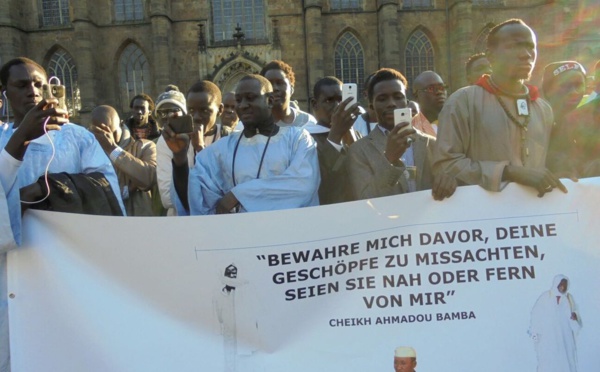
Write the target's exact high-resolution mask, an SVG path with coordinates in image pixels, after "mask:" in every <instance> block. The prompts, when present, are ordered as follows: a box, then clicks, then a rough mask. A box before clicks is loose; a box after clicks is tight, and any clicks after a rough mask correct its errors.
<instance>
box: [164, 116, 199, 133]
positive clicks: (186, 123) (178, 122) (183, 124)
mask: <svg viewBox="0 0 600 372" xmlns="http://www.w3.org/2000/svg"><path fill="white" fill-rule="evenodd" d="M168 120H169V126H170V127H171V129H173V132H175V133H177V134H181V133H192V132H193V131H194V120H193V119H192V116H191V115H182V116H175V117H170V118H169V119H168Z"/></svg>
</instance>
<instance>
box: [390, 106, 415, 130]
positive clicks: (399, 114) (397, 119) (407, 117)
mask: <svg viewBox="0 0 600 372" xmlns="http://www.w3.org/2000/svg"><path fill="white" fill-rule="evenodd" d="M406 122H408V123H412V109H411V108H410V107H406V108H399V109H395V110H394V126H396V125H398V124H400V123H406ZM411 128H412V125H407V126H406V127H405V128H404V129H402V130H401V131H400V133H402V132H403V131H405V130H408V129H411Z"/></svg>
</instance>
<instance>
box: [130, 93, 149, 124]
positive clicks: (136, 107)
mask: <svg viewBox="0 0 600 372" xmlns="http://www.w3.org/2000/svg"><path fill="white" fill-rule="evenodd" d="M131 114H132V116H133V120H135V122H136V123H140V124H145V123H146V122H148V115H149V114H150V106H149V104H148V101H146V100H144V99H141V98H136V99H134V100H133V104H132V106H131Z"/></svg>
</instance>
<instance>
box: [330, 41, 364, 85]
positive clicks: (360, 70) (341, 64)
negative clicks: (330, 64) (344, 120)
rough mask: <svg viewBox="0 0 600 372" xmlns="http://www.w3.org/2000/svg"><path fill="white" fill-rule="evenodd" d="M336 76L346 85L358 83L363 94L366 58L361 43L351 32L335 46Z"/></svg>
mask: <svg viewBox="0 0 600 372" xmlns="http://www.w3.org/2000/svg"><path fill="white" fill-rule="evenodd" d="M335 76H336V77H337V78H338V79H340V80H341V81H343V82H344V83H356V85H357V86H358V91H359V92H362V89H363V88H362V83H363V80H364V78H365V56H364V51H363V47H362V46H361V45H360V41H358V39H357V38H356V36H354V35H353V34H352V33H350V32H345V33H344V34H343V35H342V37H340V39H339V40H338V42H337V45H336V46H335Z"/></svg>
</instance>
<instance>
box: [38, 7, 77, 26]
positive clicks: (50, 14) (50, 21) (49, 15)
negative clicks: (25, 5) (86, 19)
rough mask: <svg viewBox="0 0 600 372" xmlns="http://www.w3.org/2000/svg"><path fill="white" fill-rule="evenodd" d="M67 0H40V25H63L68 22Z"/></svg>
mask: <svg viewBox="0 0 600 372" xmlns="http://www.w3.org/2000/svg"><path fill="white" fill-rule="evenodd" d="M70 23H71V21H70V19H69V0H42V26H43V27H50V26H65V25H68V24H70Z"/></svg>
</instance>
